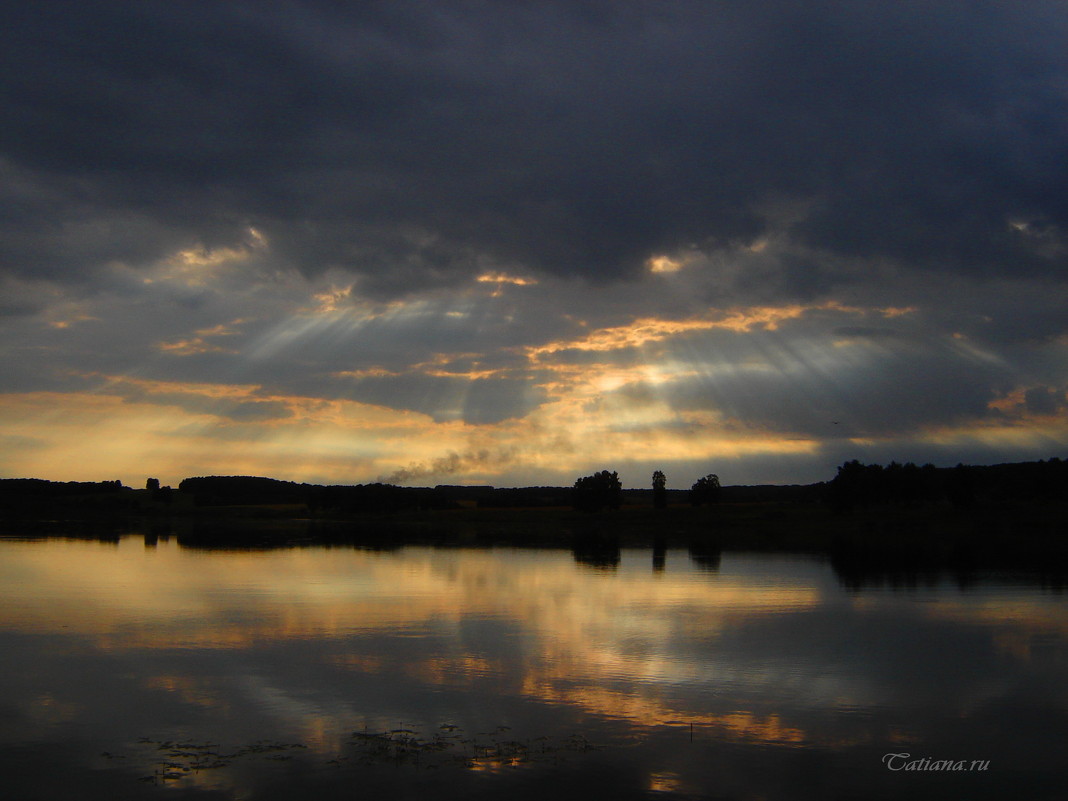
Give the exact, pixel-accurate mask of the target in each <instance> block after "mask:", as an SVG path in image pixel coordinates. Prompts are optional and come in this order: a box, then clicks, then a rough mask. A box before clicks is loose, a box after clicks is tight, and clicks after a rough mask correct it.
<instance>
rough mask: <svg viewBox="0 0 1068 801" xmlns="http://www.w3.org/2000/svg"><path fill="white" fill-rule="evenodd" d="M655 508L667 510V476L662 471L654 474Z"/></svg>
mask: <svg viewBox="0 0 1068 801" xmlns="http://www.w3.org/2000/svg"><path fill="white" fill-rule="evenodd" d="M653 508H654V509H666V508H667V476H665V475H664V473H663V472H662V471H660V470H657V471H656V472H655V473H653Z"/></svg>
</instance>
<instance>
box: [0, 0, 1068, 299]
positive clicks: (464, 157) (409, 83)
mask: <svg viewBox="0 0 1068 801" xmlns="http://www.w3.org/2000/svg"><path fill="white" fill-rule="evenodd" d="M582 8H583V9H585V10H583V11H580V10H579V7H578V6H577V5H575V4H571V3H564V2H559V3H547V4H542V5H540V6H537V7H533V6H515V5H510V4H506V5H500V6H493V7H484V6H467V5H458V6H451V7H450V8H448V9H441V8H440V7H438V6H437V5H433V6H431V5H428V4H426V3H419V2H416V3H406V4H404V5H402V6H393V5H387V4H379V3H365V4H359V5H356V6H348V7H339V6H334V5H327V4H321V3H316V2H303V3H293V4H287V5H284V6H273V7H271V8H264V7H262V5H260V4H251V3H241V2H239V3H230V4H226V5H225V6H210V7H207V6H205V7H201V8H198V9H197V10H196V13H190V12H189V10H188V9H179V8H171V7H169V6H166V5H158V4H149V5H144V4H126V3H111V2H108V3H103V2H87V3H84V4H82V5H80V6H79V9H78V10H77V12H76V13H75V12H72V11H71V10H70V9H66V8H64V9H63V10H62V12H61V11H60V10H59V9H58V7H57V8H42V7H34V8H29V7H25V6H18V5H15V4H7V9H6V11H5V12H4V17H5V22H6V24H5V25H3V26H2V29H3V30H4V31H5V33H4V34H2V36H3V38H2V40H0V45H2V47H0V60H2V61H0V66H2V67H3V69H4V72H5V74H6V75H8V76H10V80H8V81H5V83H4V88H3V90H2V91H3V95H2V100H3V103H4V107H5V112H6V124H5V126H4V130H3V132H2V133H0V154H2V157H3V161H2V162H0V163H2V164H3V165H4V169H5V170H6V171H7V172H8V174H9V175H10V176H12V177H13V180H11V181H8V182H6V183H5V186H6V187H7V188H6V189H5V190H4V191H5V192H6V193H7V197H6V198H5V200H6V201H9V203H10V205H9V207H10V208H12V209H13V210H14V211H13V214H12V215H11V216H10V217H9V218H8V219H7V220H6V221H5V224H4V233H5V237H4V238H3V241H4V242H5V243H6V244H5V246H4V253H3V256H4V263H5V265H6V269H9V270H14V271H16V272H18V273H20V274H43V273H47V274H52V275H64V276H68V277H70V278H74V277H76V276H78V275H82V274H84V272H85V270H86V269H87V267H88V268H90V269H91V268H93V267H94V266H99V265H102V264H106V263H108V262H111V261H119V262H123V263H127V264H146V263H150V262H152V261H153V260H155V259H158V258H160V257H161V256H162V255H164V254H165V253H167V252H173V251H175V250H178V249H180V248H182V247H186V248H188V247H195V246H199V247H203V248H207V249H216V248H222V249H226V248H234V247H237V246H238V245H239V243H240V242H241V241H242V239H243V237H244V233H243V232H244V231H245V230H246V229H247V226H248V225H250V224H251V225H254V226H255V227H256V229H257V230H260V231H262V232H263V235H264V236H265V237H266V238H267V239H268V240H269V241H270V242H271V243H272V248H271V258H272V259H275V260H277V261H278V262H279V263H283V264H289V265H292V266H296V267H299V268H300V269H302V270H304V271H306V272H308V273H309V274H315V273H319V272H322V271H324V270H326V269H328V268H331V267H342V268H345V269H347V270H351V271H353V272H354V273H355V274H357V275H359V276H361V277H362V283H361V284H360V286H361V289H362V291H365V292H367V293H370V294H377V295H383V296H388V295H394V296H395V295H399V294H404V293H405V292H406V291H407V290H408V289H410V287H411V286H412V284H413V282H415V283H417V284H418V285H419V286H422V287H427V286H433V285H439V286H445V285H455V284H456V282H458V281H462V280H465V279H466V278H468V277H473V276H477V275H485V274H493V273H495V272H500V273H501V274H506V275H511V274H514V273H513V268H514V267H518V269H519V271H520V274H522V273H523V272H525V271H527V270H540V271H544V272H550V273H558V274H565V275H581V276H585V277H587V278H589V279H593V280H597V281H610V280H617V279H619V278H621V277H626V276H631V277H633V276H634V275H636V274H638V273H640V272H642V271H644V270H645V269H646V264H647V263H648V262H649V260H650V259H656V258H669V259H670V256H665V255H664V254H673V253H676V252H679V250H680V249H686V248H693V247H696V248H697V249H698V250H703V251H705V252H714V251H715V250H717V249H719V248H722V247H724V246H725V245H727V244H729V243H732V242H746V243H753V242H758V241H759V240H760V238H761V237H763V236H768V235H775V234H777V233H782V232H786V231H788V232H789V233H790V235H791V236H792V237H793V238H794V240H795V241H796V242H797V243H799V244H800V245H802V246H804V247H807V248H810V249H816V250H818V251H822V252H825V253H827V254H828V255H831V256H835V255H837V256H841V257H861V258H864V259H869V258H871V257H872V256H879V257H884V258H888V259H891V260H895V261H896V262H899V263H901V264H905V265H909V266H911V267H914V268H920V269H927V270H944V269H950V270H959V271H964V272H969V273H978V274H999V273H1000V274H1003V273H1004V272H1005V271H1006V270H1010V269H1011V271H1012V272H1013V273H1015V274H1019V273H1027V274H1032V275H1043V274H1047V273H1048V272H1049V271H1050V270H1052V269H1055V265H1056V261H1057V259H1056V257H1055V256H1056V254H1057V253H1062V252H1063V251H1062V248H1063V243H1064V232H1065V230H1066V226H1068V205H1066V204H1065V202H1064V199H1063V192H1062V191H1061V188H1062V187H1063V186H1064V184H1065V183H1066V181H1065V178H1066V177H1068V176H1066V173H1065V170H1066V169H1068V167H1065V164H1066V163H1068V159H1065V158H1064V155H1065V150H1064V147H1065V144H1064V143H1065V122H1066V119H1068V111H1066V109H1065V105H1064V101H1063V89H1062V87H1063V81H1064V79H1065V76H1066V74H1068V56H1065V54H1064V52H1063V50H1064V49H1063V47H1062V46H1061V45H1062V44H1063V41H1064V38H1065V33H1066V32H1068V30H1066V28H1068V14H1066V13H1065V12H1064V8H1063V4H1060V3H1056V2H1052V0H1049V1H1048V2H1035V3H1029V4H1027V5H1026V6H1019V5H1011V4H1009V5H1005V4H985V5H981V6H974V5H972V6H961V5H960V4H957V3H951V2H942V1H940V0H935V2H926V3H924V4H922V6H921V5H919V4H917V3H913V2H904V3H894V4H873V3H862V4H854V5H849V6H842V5H841V4H837V3H834V4H831V3H824V2H817V3H814V4H812V3H810V4H806V5H805V6H804V7H799V6H797V5H796V4H794V3H789V2H785V0H763V1H762V2H754V3H748V4H746V6H745V7H744V8H735V7H731V6H727V5H722V4H720V5H713V6H709V5H708V4H707V3H700V2H679V3H673V4H671V5H669V6H661V7H658V8H656V9H650V8H649V7H648V6H647V5H645V4H639V3H631V2H622V3H620V2H615V0H613V2H607V0H605V2H593V3H584V4H582ZM791 199H793V200H792V201H791ZM783 209H789V213H787V214H785V216H784V213H783ZM659 263H662V264H668V263H669V262H659ZM1010 265H1011V266H1010ZM788 269H793V270H796V272H795V278H796V279H797V281H799V282H800V284H798V285H796V286H794V288H793V291H794V292H795V293H796V292H800V291H802V288H803V284H804V283H805V282H806V281H811V280H817V276H818V274H819V273H820V270H821V268H820V266H819V264H818V263H811V262H810V263H808V264H807V265H806V264H804V263H799V264H797V265H794V266H789V267H788ZM852 278H853V279H855V280H857V279H860V278H862V276H857V275H854V276H852ZM817 284H818V280H817Z"/></svg>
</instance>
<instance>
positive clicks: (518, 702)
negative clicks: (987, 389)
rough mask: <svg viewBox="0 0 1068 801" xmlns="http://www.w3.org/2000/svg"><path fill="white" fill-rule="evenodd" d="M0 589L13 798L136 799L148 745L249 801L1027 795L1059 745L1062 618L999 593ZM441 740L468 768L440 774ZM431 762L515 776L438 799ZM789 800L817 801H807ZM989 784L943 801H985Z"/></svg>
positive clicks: (272, 557) (50, 553)
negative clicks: (917, 777)
mask: <svg viewBox="0 0 1068 801" xmlns="http://www.w3.org/2000/svg"><path fill="white" fill-rule="evenodd" d="M650 566H651V568H652V569H650ZM0 588H2V589H0V654H2V656H0V660H2V661H0V664H2V670H3V676H4V678H5V690H4V696H3V697H0V742H2V743H3V744H4V746H5V747H4V750H3V762H2V763H0V768H6V769H7V770H8V772H9V775H12V776H15V777H17V778H18V781H19V782H21V784H20V785H19V787H20V788H21V789H22V790H23V791H25V792H24V794H26V795H40V794H41V793H42V792H43V789H44V788H43V787H42V786H40V785H39V784H38V782H39V779H38V778H36V777H39V776H40V774H30V773H27V772H26V771H27V767H26V766H27V765H28V764H30V763H33V762H34V760H38V761H41V762H46V761H47V759H46V755H48V754H51V755H52V757H53V758H54V759H55V760H57V761H58V763H62V766H63V767H64V768H65V769H67V770H68V771H69V772H70V774H71V775H74V774H77V773H78V771H80V770H85V771H90V772H95V773H94V775H96V774H99V773H100V772H101V771H103V772H104V774H107V776H111V777H112V778H108V779H107V781H105V782H104V783H103V784H102V785H101V786H102V787H106V792H107V793H113V792H115V791H116V789H115V788H116V787H117V786H119V785H115V786H113V784H112V782H113V779H114V777H113V776H112V774H121V776H122V778H123V780H124V781H126V782H127V783H126V784H121V788H122V790H121V793H120V796H125V797H137V796H136V794H137V792H138V791H139V789H144V792H146V793H148V792H149V790H150V789H151V788H148V787H147V786H146V787H145V788H139V787H138V786H137V785H136V783H135V780H136V779H138V778H145V777H146V776H155V775H156V774H155V773H154V771H155V770H158V769H160V768H159V767H158V765H157V764H156V763H157V762H158V761H159V759H160V757H159V755H158V754H155V753H154V752H153V753H149V752H151V751H152V750H153V749H156V750H157V751H158V750H159V748H158V746H160V745H162V744H164V743H170V744H172V745H174V746H178V745H181V744H182V743H185V744H186V745H188V746H190V747H189V748H186V749H184V751H183V749H182V748H177V747H176V748H173V749H172V751H173V752H174V753H186V754H187V755H194V756H185V757H178V756H174V757H169V759H171V761H173V762H174V764H179V765H182V766H184V767H186V768H189V767H190V765H191V764H194V763H195V764H198V765H199V764H200V762H199V761H197V760H200V759H201V756H196V755H198V754H200V755H203V753H204V752H207V751H213V753H214V754H215V755H218V754H239V755H240V758H237V757H235V758H233V759H229V760H225V759H222V758H221V757H220V758H219V760H218V761H219V762H220V763H225V764H220V765H218V766H216V767H214V768H208V767H203V768H198V769H196V770H194V769H192V768H190V770H188V771H183V770H182V769H181V768H166V767H165V768H164V770H171V771H172V772H173V771H178V772H179V773H182V775H183V776H184V775H185V774H187V773H188V774H190V775H189V776H188V781H187V780H186V778H179V777H171V778H168V779H166V780H165V781H167V782H176V783H178V784H180V786H181V787H185V788H187V789H189V788H200V789H205V790H207V789H213V790H218V791H220V792H223V793H224V794H229V795H236V794H244V795H245V796H247V797H255V798H269V797H284V796H282V795H278V794H279V793H281V789H279V788H283V787H290V789H292V787H291V786H290V785H289V784H288V783H289V782H297V781H298V777H299V781H300V782H301V783H303V784H304V785H306V786H312V787H316V788H318V791H319V792H321V793H324V794H325V795H326V797H333V796H337V795H341V793H342V792H344V791H346V789H348V790H351V787H352V783H353V781H354V779H353V775H352V772H353V771H358V772H359V775H360V776H361V777H362V778H361V781H363V780H364V779H366V781H368V782H370V783H371V785H374V786H379V787H380V788H381V789H383V790H384V791H387V792H394V793H396V792H400V790H398V787H400V785H398V784H397V783H398V782H401V783H403V786H404V788H407V789H405V790H404V792H409V791H411V788H412V787H415V786H417V785H418V786H423V785H422V784H420V783H425V782H430V783H429V784H426V788H427V789H428V790H433V791H434V792H436V793H438V794H439V795H441V794H444V795H445V796H447V797H448V796H451V795H452V794H455V795H456V797H462V796H463V795H465V794H468V793H475V794H477V793H479V792H484V793H486V794H487V795H490V796H497V795H499V794H500V793H502V792H503V791H504V789H507V790H508V792H518V793H523V792H530V793H533V792H534V791H533V789H530V788H541V791H542V792H548V791H551V792H553V794H555V795H560V793H561V788H562V787H567V788H570V789H569V790H568V791H567V794H574V795H575V797H578V795H581V794H582V793H583V792H585V791H586V789H589V790H590V791H592V790H594V789H597V790H599V792H597V793H596V795H597V796H598V797H600V796H602V795H603V794H604V793H603V792H602V791H606V788H609V789H611V790H612V792H614V793H616V794H617V795H619V797H639V796H642V794H644V793H647V792H649V791H653V792H655V793H657V795H658V796H661V797H670V796H672V795H680V796H684V795H687V794H709V795H715V796H717V797H724V798H750V797H756V796H758V795H763V796H764V797H767V798H822V797H826V795H827V794H828V793H829V792H831V794H833V792H837V793H839V794H848V793H857V794H861V795H864V796H865V797H874V798H880V797H888V798H889V797H898V796H899V795H900V791H901V789H902V785H900V783H898V784H894V781H896V779H895V777H893V776H890V775H888V773H887V771H886V769H885V767H884V766H883V765H882V764H881V763H880V761H879V757H880V755H881V754H884V753H887V749H891V748H892V749H897V750H901V749H904V750H909V749H914V750H915V749H920V750H922V751H923V753H925V754H932V755H934V756H936V757H937V756H939V752H941V753H942V754H944V756H945V758H950V757H955V756H957V755H958V754H959V755H960V758H964V757H968V758H975V759H989V760H991V761H992V764H993V765H995V767H996V766H998V765H1001V766H1004V769H1006V770H1010V771H1011V772H1012V775H1016V776H1017V777H1020V776H1026V777H1027V778H1028V781H1032V782H1038V783H1039V786H1042V785H1041V783H1042V782H1045V781H1049V782H1052V777H1054V776H1055V775H1056V767H1055V766H1056V765H1057V764H1058V762H1057V761H1056V759H1055V758H1054V757H1053V756H1052V755H1053V754H1054V752H1056V751H1057V749H1060V748H1063V746H1064V745H1066V744H1068V743H1066V739H1068V737H1066V735H1065V734H1064V732H1065V731H1066V730H1068V728H1066V726H1065V724H1066V723H1068V691H1066V690H1065V689H1064V687H1063V686H1062V681H1061V678H1062V677H1063V671H1064V666H1065V661H1066V659H1065V657H1066V654H1068V647H1066V643H1068V615H1066V614H1065V611H1066V603H1065V599H1064V598H1063V597H1061V596H1060V595H1058V594H1056V593H1050V592H1046V591H1043V590H1042V589H1041V588H1039V587H1036V586H1028V585H1022V584H1020V583H1011V582H1006V581H1003V580H993V581H987V582H984V581H979V580H976V581H975V582H973V583H972V584H971V585H969V586H968V587H967V588H966V589H962V588H961V585H960V584H959V582H953V581H947V580H945V579H944V578H943V579H939V580H935V581H932V582H928V583H923V584H917V585H912V589H911V590H910V591H909V592H898V591H894V590H891V589H890V588H889V587H888V586H886V585H882V586H876V585H875V584H870V585H865V584H863V583H861V584H855V583H854V584H852V585H850V586H849V587H843V584H842V580H841V576H840V574H836V572H835V570H834V567H833V566H832V565H831V564H830V563H827V562H823V561H820V560H817V559H812V558H806V557H794V556H782V555H780V556H770V555H764V556H758V555H738V554H730V553H726V554H721V553H719V552H718V551H716V550H714V549H713V550H709V549H707V548H702V547H700V546H697V545H695V546H693V547H691V548H690V549H689V550H688V551H686V550H677V549H668V548H666V547H664V546H663V545H661V546H660V547H655V546H654V548H653V549H651V550H650V549H626V548H622V549H621V548H620V547H619V544H618V542H613V541H611V540H610V539H604V538H592V539H590V540H589V541H586V542H583V543H581V544H579V543H576V545H575V547H574V549H573V550H571V551H566V550H523V549H513V548H498V549H436V548H431V547H405V548H397V549H394V550H369V549H365V548H341V547H336V548H325V547H304V548H285V549H261V550H240V551H208V550H196V549H189V548H185V547H182V546H181V544H180V542H179V541H178V540H176V539H175V538H169V537H167V536H165V532H156V533H154V534H149V535H144V536H139V537H136V538H135V537H127V538H123V539H121V541H117V542H115V541H112V542H107V543H102V542H96V541H73V540H40V541H26V542H12V541H7V542H3V541H0ZM446 726H451V727H453V730H455V731H458V732H463V733H464V738H463V739H466V740H467V742H460V740H456V741H455V742H453V741H452V740H450V741H449V743H450V744H449V745H448V747H442V748H440V749H437V745H435V743H437V742H438V739H440V738H439V734H440V733H441V732H442V731H445V729H444V728H443V727H446ZM502 727H507V728H502ZM354 732H364V733H365V734H366V735H367V738H365V739H359V738H356V739H354ZM505 732H506V734H505ZM386 735H390V738H387V739H381V738H382V737H385V736H386ZM375 738H379V739H375ZM405 738H408V739H409V740H410V741H405V742H402V741H404V740H405ZM573 738H582V740H583V741H584V742H586V743H587V744H588V745H589V748H577V747H574V748H571V747H567V746H566V745H565V744H566V743H568V742H572V743H577V742H579V740H576V739H573ZM209 743H217V744H218V745H219V747H218V748H213V747H208V746H207V744H209ZM256 743H260V746H256ZM266 743H275V744H286V745H287V749H280V748H279V749H274V750H271V749H270V748H267V745H266ZM539 743H540V744H541V747H542V750H541V751H538V750H537V748H538V745H537V744H539ZM494 744H495V745H494ZM506 744H508V745H506ZM298 745H299V746H301V747H300V748H299V749H298V748H296V746H298ZM193 746H196V747H193ZM201 746H203V747H201ZM290 746H291V747H290ZM64 748H65V749H67V752H64V753H61V751H63V749H64ZM480 748H482V749H487V748H489V749H491V750H492V749H493V748H496V751H495V752H493V753H492V754H488V753H483V754H482V757H487V758H485V759H483V758H482V757H480V756H479V749H480ZM219 749H223V750H221V751H220V750H219ZM257 749H258V750H257ZM361 749H362V750H361ZM375 749H378V751H376V750H375ZM398 749H401V750H404V749H406V750H404V754H405V755H406V756H405V758H404V760H401V761H403V762H404V764H405V765H406V766H407V767H405V768H404V770H403V771H401V772H400V773H398V772H396V770H395V769H396V767H397V766H396V765H392V768H394V772H393V773H391V774H386V773H379V772H377V771H378V768H379V767H381V765H377V763H376V762H375V759H374V758H372V756H371V755H373V754H374V753H378V752H381V753H383V754H387V753H388V754H390V756H389V759H388V760H386V761H389V762H396V761H398V759H397V753H398ZM434 749H437V750H434ZM104 752H107V753H108V754H110V755H111V756H109V757H104V758H102V757H100V754H102V753H104ZM168 753H171V752H170V751H169V752H168ZM531 754H542V755H543V756H545V758H544V759H542V758H538V759H534V758H532V757H531ZM28 755H29V756H28ZM209 756H210V755H209ZM408 756H412V757H413V758H412V759H411V760H409V759H408ZM432 756H433V757H434V759H431V757H432ZM490 756H492V757H493V758H492V759H490V758H488V757H490ZM274 757H278V759H274ZM282 757H285V759H283V758H282ZM415 757H418V760H417V759H415ZM446 757H447V758H446ZM453 757H455V759H454V758H453ZM205 758H206V757H205ZM102 759H103V762H102V761H101V760H102ZM27 760H28V761H27ZM153 760H155V761H153ZM191 760H193V762H191ZM419 760H421V761H419ZM417 761H419V764H418V765H416V764H415V763H416V762H417ZM429 762H433V763H434V770H439V769H440V770H447V771H459V774H458V775H462V776H471V775H474V774H475V773H480V774H486V773H490V774H494V775H497V774H501V772H502V771H503V772H504V773H503V774H502V775H504V776H510V775H512V774H510V773H508V771H519V772H521V773H523V774H524V776H523V780H522V782H521V783H517V782H516V781H515V780H513V779H510V778H500V779H498V780H495V781H501V782H506V783H507V788H505V787H504V786H503V785H502V786H499V787H498V786H495V787H493V788H490V787H489V786H488V785H481V784H469V783H468V782H469V779H468V778H464V779H455V780H453V779H448V780H442V781H440V782H438V783H437V784H434V782H433V780H431V779H429V778H427V772H428V771H429V770H430V769H429V768H428V767H427V765H428V763H429ZM58 763H57V764H58ZM104 763H106V764H104ZM409 763H411V764H409ZM213 764H214V763H213ZM146 771H147V773H146ZM329 771H334V772H333V773H330V772H329ZM135 774H137V775H135ZM261 774H262V775H267V774H270V775H271V777H273V778H271V779H270V781H267V780H266V779H263V778H260V776H261ZM794 774H800V775H806V776H811V777H815V778H817V779H818V781H817V783H816V784H813V785H812V789H811V791H810V790H805V789H803V788H802V789H801V790H799V789H798V786H797V785H796V783H791V782H790V781H788V780H787V778H786V777H788V776H790V775H794ZM450 775H451V774H450ZM339 776H343V777H344V778H338V777H339ZM368 776H369V777H370V778H367V777H368ZM332 777H333V778H332ZM580 777H584V778H581V779H580ZM590 777H594V778H592V779H591V778H590ZM897 778H900V777H897ZM157 779H158V777H157ZM157 779H153V782H157V783H158V781H163V780H161V779H160V780H157ZM587 780H588V781H592V782H593V787H587V786H586V784H584V783H583V782H586V781H587ZM115 781H118V780H117V779H115ZM962 781H963V784H960V782H962ZM1000 781H1001V780H990V779H989V778H988V779H987V780H986V781H985V783H982V782H980V781H979V780H978V779H975V777H971V778H969V779H967V780H961V779H959V777H958V785H955V786H956V787H957V789H960V788H965V789H966V790H967V793H968V795H969V796H970V797H979V798H984V797H985V798H995V797H1001V796H999V795H998V793H1003V792H1005V791H1006V787H1005V786H1004V784H1002V783H999V782H1000ZM376 782H378V783H379V784H378V785H375V783H376ZM574 782H578V784H572V783H574ZM150 783H151V782H146V785H147V784H150ZM1049 786H1050V787H1052V786H1053V785H1052V783H1051V784H1050V785H1049ZM131 788H134V789H131ZM583 788H586V789H583ZM951 789H952V788H951ZM946 790H947V785H946V784H945V777H925V780H924V781H916V782H913V783H912V784H911V785H909V792H910V793H911V794H913V795H915V796H916V797H931V798H934V797H940V796H939V794H940V793H945V792H946ZM832 791H833V792H832ZM861 791H863V792H861ZM100 792H101V793H102V794H101V795H100V797H110V796H106V795H104V794H103V793H104V792H105V790H103V789H102V790H101V791H100ZM63 796H67V797H70V796H72V791H71V790H70V789H69V788H68V790H67V791H66V792H60V793H57V797H63ZM79 797H87V798H88V797H93V796H92V795H91V794H84V795H81V796H79ZM146 797H147V796H146ZM346 797H347V796H346Z"/></svg>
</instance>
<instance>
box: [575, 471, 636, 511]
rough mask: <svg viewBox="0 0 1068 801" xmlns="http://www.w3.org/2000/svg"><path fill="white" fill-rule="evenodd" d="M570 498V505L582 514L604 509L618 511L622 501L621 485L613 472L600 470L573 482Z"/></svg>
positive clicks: (617, 476)
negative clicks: (582, 512)
mask: <svg viewBox="0 0 1068 801" xmlns="http://www.w3.org/2000/svg"><path fill="white" fill-rule="evenodd" d="M571 498H572V501H571V502H572V505H573V506H574V507H575V508H576V509H581V510H582V511H584V512H598V511H600V510H601V509H604V508H605V507H608V508H609V509H618V508H619V505H620V503H621V502H622V500H623V484H622V483H621V482H620V480H619V475H618V474H617V473H616V472H615V471H614V470H613V471H612V472H611V473H609V472H608V471H607V470H602V471H601V472H600V473H594V474H593V475H592V476H583V477H582V478H580V479H578V480H577V481H575V487H574V490H573V491H572V496H571Z"/></svg>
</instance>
